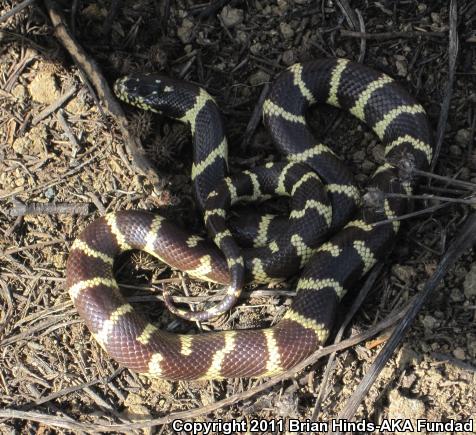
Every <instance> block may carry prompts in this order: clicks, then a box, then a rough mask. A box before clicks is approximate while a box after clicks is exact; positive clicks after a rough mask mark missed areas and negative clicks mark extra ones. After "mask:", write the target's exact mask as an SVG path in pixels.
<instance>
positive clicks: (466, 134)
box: [455, 128, 471, 146]
mask: <svg viewBox="0 0 476 435" xmlns="http://www.w3.org/2000/svg"><path fill="white" fill-rule="evenodd" d="M470 139H471V131H470V130H469V128H462V129H461V130H458V131H457V132H456V136H455V141H456V143H457V144H458V145H463V146H466V145H467V144H468V143H469V141H470Z"/></svg>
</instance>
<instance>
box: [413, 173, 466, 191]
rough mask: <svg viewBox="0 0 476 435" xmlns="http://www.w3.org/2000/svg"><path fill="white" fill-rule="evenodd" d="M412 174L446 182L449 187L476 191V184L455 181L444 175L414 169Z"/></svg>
mask: <svg viewBox="0 0 476 435" xmlns="http://www.w3.org/2000/svg"><path fill="white" fill-rule="evenodd" d="M411 172H412V174H414V175H418V176H421V177H426V178H433V179H435V180H438V181H444V182H445V184H447V185H454V186H459V187H463V188H465V189H469V190H471V191H474V190H476V183H470V182H468V181H461V180H455V179H454V178H450V177H445V176H443V175H438V174H433V173H432V172H426V171H420V170H419V169H412V171H411Z"/></svg>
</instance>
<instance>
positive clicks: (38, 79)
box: [28, 71, 60, 104]
mask: <svg viewBox="0 0 476 435" xmlns="http://www.w3.org/2000/svg"><path fill="white" fill-rule="evenodd" d="M28 92H29V93H30V95H31V98H32V99H33V101H36V102H38V103H42V104H51V103H53V102H54V101H56V100H57V99H58V98H59V96H60V91H59V89H58V85H57V84H56V78H55V76H54V75H53V74H51V73H50V72H46V71H43V72H40V73H38V74H37V75H36V76H35V78H34V79H33V80H32V81H31V83H30V84H29V85H28Z"/></svg>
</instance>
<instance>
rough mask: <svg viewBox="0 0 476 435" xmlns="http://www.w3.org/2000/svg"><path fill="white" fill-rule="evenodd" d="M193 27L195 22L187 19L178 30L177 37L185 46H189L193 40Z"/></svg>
mask: <svg viewBox="0 0 476 435" xmlns="http://www.w3.org/2000/svg"><path fill="white" fill-rule="evenodd" d="M193 26H194V24H193V22H192V21H190V20H189V19H187V18H185V19H184V20H183V21H182V25H181V26H180V27H179V28H178V29H177V36H178V38H179V39H180V40H181V41H182V42H183V43H184V44H187V43H188V42H190V41H191V40H192V29H193Z"/></svg>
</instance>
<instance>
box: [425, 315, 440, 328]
mask: <svg viewBox="0 0 476 435" xmlns="http://www.w3.org/2000/svg"><path fill="white" fill-rule="evenodd" d="M421 323H423V326H424V328H425V329H428V330H429V331H432V330H433V329H435V327H436V326H437V325H438V323H439V322H438V320H436V319H435V318H434V317H433V316H430V315H429V314H427V315H426V316H425V317H423V320H422V321H421Z"/></svg>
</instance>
